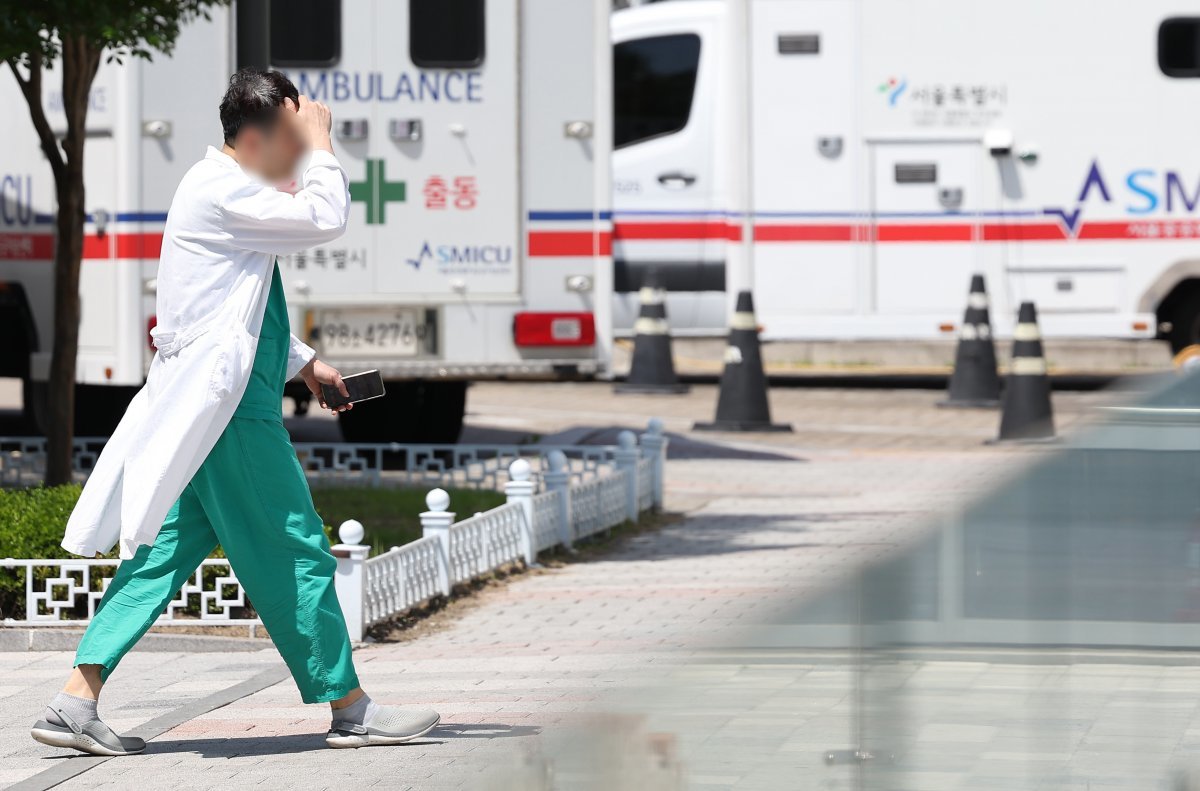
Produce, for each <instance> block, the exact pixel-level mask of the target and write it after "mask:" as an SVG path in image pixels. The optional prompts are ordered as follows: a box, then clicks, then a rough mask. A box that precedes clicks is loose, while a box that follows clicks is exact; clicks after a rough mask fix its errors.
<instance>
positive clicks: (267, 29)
mask: <svg viewBox="0 0 1200 791" xmlns="http://www.w3.org/2000/svg"><path fill="white" fill-rule="evenodd" d="M610 11H611V6H610V3H609V2H608V0H519V1H517V0H438V1H437V2H429V1H428V0H396V1H395V2H372V1H371V0H273V2H269V1H268V0H240V1H239V2H237V3H235V5H234V6H233V7H232V8H218V9H215V10H214V11H213V13H212V18H211V20H209V21H203V20H202V21H198V22H196V23H193V24H191V25H189V26H188V27H187V28H185V30H184V32H183V34H182V36H181V38H180V40H179V42H178V45H177V47H176V49H175V51H174V53H173V55H172V56H171V57H164V56H158V57H156V58H155V59H154V60H153V62H148V63H147V62H142V61H138V60H128V61H127V62H126V63H125V64H124V65H119V64H105V65H104V66H103V67H102V69H101V71H100V74H99V75H98V77H97V79H96V81H95V85H94V88H93V90H92V94H91V105H90V112H89V118H88V132H87V134H88V141H87V151H86V162H85V164H86V183H87V209H88V217H87V228H86V241H85V246H84V261H83V266H82V275H81V286H80V291H81V297H82V308H83V317H82V325H81V337H80V349H79V360H78V368H77V371H78V377H79V381H80V383H81V390H82V391H83V392H81V394H80V397H79V399H78V400H79V404H80V415H79V425H78V426H77V431H78V433H80V434H106V433H107V432H108V431H109V430H111V428H112V426H113V425H115V423H116V421H117V419H118V418H119V417H120V415H121V413H122V412H123V410H124V407H125V405H126V403H127V402H128V400H129V398H130V397H131V396H132V394H133V393H134V392H136V390H137V388H138V387H140V386H141V384H142V383H143V381H144V378H145V373H146V370H147V368H148V365H149V362H150V359H151V357H152V355H153V353H154V350H153V347H152V345H151V343H150V339H149V334H148V332H149V330H150V329H151V328H152V327H153V326H154V324H155V316H154V293H155V273H156V267H157V256H158V251H159V247H160V244H161V240H162V232H163V224H164V221H165V219H166V211H167V208H168V206H169V205H170V202H171V197H172V194H173V192H174V190H175V187H176V185H177V184H178V182H179V180H180V178H181V177H182V176H183V174H184V172H185V171H186V170H187V169H188V168H189V167H191V165H192V164H193V163H195V162H196V161H197V160H199V159H200V158H202V157H203V156H204V152H205V148H206V146H208V145H213V144H215V145H219V144H220V132H221V128H220V123H219V119H218V117H217V105H218V103H219V101H220V97H221V95H222V94H223V92H224V89H225V84H226V82H227V80H228V78H229V74H230V73H231V72H232V71H233V70H235V69H236V68H238V67H240V66H258V67H271V68H276V69H279V70H281V71H283V72H285V73H287V74H288V75H289V76H290V77H291V79H292V80H293V81H294V82H295V83H296V84H297V86H298V87H299V89H300V91H301V92H302V93H304V94H307V95H309V96H311V97H313V98H315V99H317V100H319V101H322V102H325V103H327V104H328V105H329V106H330V108H331V109H332V111H333V117H334V146H335V149H336V151H337V154H338V156H339V158H340V159H341V161H342V163H343V164H344V165H345V166H346V169H347V170H348V172H349V175H350V181H351V184H350V193H351V200H352V208H351V218H350V228H349V230H348V231H347V233H346V234H345V236H343V237H342V238H341V239H339V240H337V241H336V242H333V243H331V244H328V245H324V246H321V247H318V248H315V249H312V250H308V251H305V252H304V253H301V254H297V255H292V256H287V257H283V258H281V259H280V261H279V266H280V270H281V272H282V276H283V280H284V283H285V286H286V291H287V298H288V303H289V305H290V307H291V311H292V315H291V321H292V328H293V332H295V333H296V334H297V335H298V336H300V337H302V338H304V339H306V340H307V342H308V343H310V344H311V345H313V346H314V347H315V348H316V349H317V351H318V353H319V355H320V356H321V358H322V359H325V360H327V361H328V362H330V363H331V364H333V365H335V366H337V367H338V368H339V369H340V370H341V371H342V372H343V373H344V374H350V373H355V372H358V371H364V370H369V369H379V370H380V371H381V372H382V374H383V376H384V379H385V380H386V384H387V390H388V395H387V397H386V399H385V401H384V402H383V403H382V404H379V405H378V406H375V405H373V406H372V408H369V409H368V408H364V409H361V410H355V411H353V412H350V413H345V414H343V415H342V416H341V420H342V432H343V435H344V436H345V437H346V439H347V440H351V441H395V440H405V441H430V442H433V441H453V440H454V439H455V438H456V437H457V435H458V431H459V428H460V427H461V424H462V419H463V412H464V408H465V396H466V388H467V384H468V383H469V382H471V381H473V380H480V379H496V378H505V377H542V378H572V377H580V376H594V375H597V374H603V373H605V372H606V370H607V366H608V359H609V354H610V350H611V349H610V346H611V340H610V339H611V330H610V327H611V306H612V297H611V289H612V280H611V273H612V267H611V257H610V243H611V217H610V214H609V212H608V210H607V207H608V205H609V200H610V194H611V187H610V181H609V177H610V171H609V167H610V141H611V137H612V132H611V125H610V118H611V101H612V99H611V92H610V71H609V59H610V51H611V50H610V44H609V31H608V22H609V15H610ZM57 74H58V73H57V72H50V73H49V74H48V78H47V84H48V87H47V95H46V97H45V98H46V104H47V107H48V108H49V111H50V113H51V123H52V125H54V126H55V128H56V129H61V128H63V127H64V126H65V122H64V120H63V115H62V110H61V100H60V99H59V98H58V94H57V91H58V88H57V85H56V82H57ZM0 102H2V106H4V107H7V108H10V112H9V113H8V114H7V115H6V122H5V123H4V124H3V126H2V127H0V305H2V309H0V322H2V323H3V327H0V331H3V333H4V338H5V343H4V344H3V345H0V349H3V351H0V376H8V377H19V378H21V379H22V380H24V381H25V383H26V388H25V389H26V396H27V404H30V405H31V406H32V407H33V408H34V411H35V412H36V411H37V409H36V407H37V404H38V403H39V402H40V399H41V398H42V397H43V396H44V390H45V382H46V379H47V376H48V368H49V350H50V348H51V330H52V307H51V306H52V285H53V284H52V278H51V270H52V264H51V256H52V253H53V246H54V241H53V236H52V232H53V215H52V212H53V211H54V206H55V204H54V197H53V196H54V188H53V181H52V177H51V173H50V168H49V167H48V165H47V164H46V162H45V160H44V158H43V157H42V156H41V154H40V153H39V148H38V144H37V139H36V137H35V134H34V131H33V128H32V125H31V123H30V121H29V119H28V114H27V111H26V109H25V105H24V102H23V100H22V98H21V96H20V95H19V93H18V88H17V85H16V83H15V81H14V80H13V78H12V75H11V74H9V73H8V71H7V69H5V70H4V71H3V73H2V74H0ZM289 392H290V393H292V394H293V395H294V396H295V397H297V398H298V406H299V407H300V408H301V410H303V408H304V406H306V404H307V400H306V398H305V396H306V391H304V390H303V388H300V389H298V390H297V389H292V390H290V391H289Z"/></svg>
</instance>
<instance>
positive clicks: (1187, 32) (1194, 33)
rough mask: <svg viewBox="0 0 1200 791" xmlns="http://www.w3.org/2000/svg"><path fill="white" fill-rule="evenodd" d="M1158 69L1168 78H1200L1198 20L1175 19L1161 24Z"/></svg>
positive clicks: (1191, 18) (1192, 18)
mask: <svg viewBox="0 0 1200 791" xmlns="http://www.w3.org/2000/svg"><path fill="white" fill-rule="evenodd" d="M1158 68H1159V69H1160V70H1162V73H1163V74H1165V75H1167V76H1168V77H1200V18H1197V17H1177V18H1175V19H1168V20H1165V21H1164V22H1163V23H1162V25H1161V26H1160V27H1159V28H1158Z"/></svg>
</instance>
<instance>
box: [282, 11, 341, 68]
mask: <svg viewBox="0 0 1200 791" xmlns="http://www.w3.org/2000/svg"><path fill="white" fill-rule="evenodd" d="M341 54H342V4H341V2H340V0H287V2H281V1H280V0H276V1H275V2H273V3H271V63H273V64H274V65H276V66H332V65H333V64H335V63H337V61H338V58H340V57H341Z"/></svg>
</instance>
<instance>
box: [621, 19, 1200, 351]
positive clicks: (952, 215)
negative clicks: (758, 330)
mask: <svg viewBox="0 0 1200 791" xmlns="http://www.w3.org/2000/svg"><path fill="white" fill-rule="evenodd" d="M1179 9H1180V5H1179V3H1177V2H1166V1H1165V0H1147V1H1146V2H1141V3H1127V2H1121V1H1120V0H1101V1H1097V0H1070V1H1069V2H1055V3H1046V2H1041V1H1040V0H1013V2H1009V3H1004V4H996V3H974V2H960V1H958V0H909V1H908V2H902V3H901V2H895V1H894V0H728V2H722V1H721V0H680V1H679V2H666V3H658V4H654V5H647V6H642V7H639V8H633V9H629V10H625V11H620V12H617V13H616V14H615V15H614V19H613V36H614V42H615V64H616V65H615V79H614V91H615V97H616V98H615V101H616V108H617V110H616V117H615V119H614V125H615V146H616V150H615V151H614V155H613V156H614V165H613V187H614V206H613V210H614V221H615V224H614V259H615V267H616V282H617V289H618V292H619V293H618V296H617V322H618V326H622V325H628V324H629V323H630V314H631V311H632V310H633V306H632V296H633V295H632V294H630V293H627V292H629V290H630V289H635V288H636V287H637V285H638V284H639V283H640V280H641V278H642V277H644V276H645V274H646V272H647V271H649V270H651V269H657V270H658V272H659V277H660V279H663V280H665V281H666V285H667V287H668V288H669V289H670V290H671V293H670V294H669V298H668V309H669V315H670V319H671V324H672V329H673V330H674V331H675V332H677V333H680V334H687V333H692V334H708V333H713V332H722V331H723V330H724V326H725V323H726V316H727V309H728V304H729V303H728V298H729V296H727V293H726V291H728V295H730V296H731V295H732V293H733V292H735V291H737V290H738V289H740V288H752V289H753V293H754V296H755V300H756V304H757V308H758V318H759V321H760V323H761V324H762V325H763V328H764V335H765V337H767V338H768V339H776V340H784V339H804V340H810V339H818V340H819V339H875V340H877V339H897V340H905V339H923V338H937V337H947V336H952V333H953V329H954V326H955V325H956V324H957V323H958V322H959V321H960V320H961V312H962V309H963V307H964V305H965V297H966V289H967V285H968V280H969V277H970V275H971V273H973V272H982V273H984V274H985V275H986V276H987V278H988V283H989V286H990V291H991V298H992V306H993V312H992V316H993V319H994V321H995V322H996V324H997V330H998V332H999V333H1001V334H1004V333H1009V332H1011V329H1012V325H1013V317H1014V313H1015V310H1016V307H1017V305H1018V303H1019V302H1020V301H1022V300H1033V301H1035V302H1036V303H1037V306H1038V308H1039V311H1040V314H1041V321H1042V328H1043V331H1044V333H1045V334H1046V335H1048V336H1057V337H1093V338H1149V337H1155V335H1156V334H1157V333H1160V332H1161V333H1162V334H1163V335H1165V336H1166V337H1169V338H1170V339H1171V340H1172V342H1173V343H1174V344H1175V345H1176V346H1181V345H1184V344H1187V343H1195V342H1197V341H1198V340H1200V80H1197V79H1188V78H1195V77H1198V76H1200V35H1198V31H1200V18H1180V17H1179V16H1178V15H1179V14H1180V10H1179Z"/></svg>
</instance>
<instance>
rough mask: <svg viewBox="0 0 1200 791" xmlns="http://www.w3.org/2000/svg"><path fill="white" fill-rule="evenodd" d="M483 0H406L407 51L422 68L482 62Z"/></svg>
mask: <svg viewBox="0 0 1200 791" xmlns="http://www.w3.org/2000/svg"><path fill="white" fill-rule="evenodd" d="M483 3H484V0H409V3H408V53H409V57H411V58H412V62H413V65H415V66H419V67H421V68H423V69H455V68H458V69H466V68H473V67H475V66H478V65H479V64H481V63H483V51H484V7H483Z"/></svg>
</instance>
